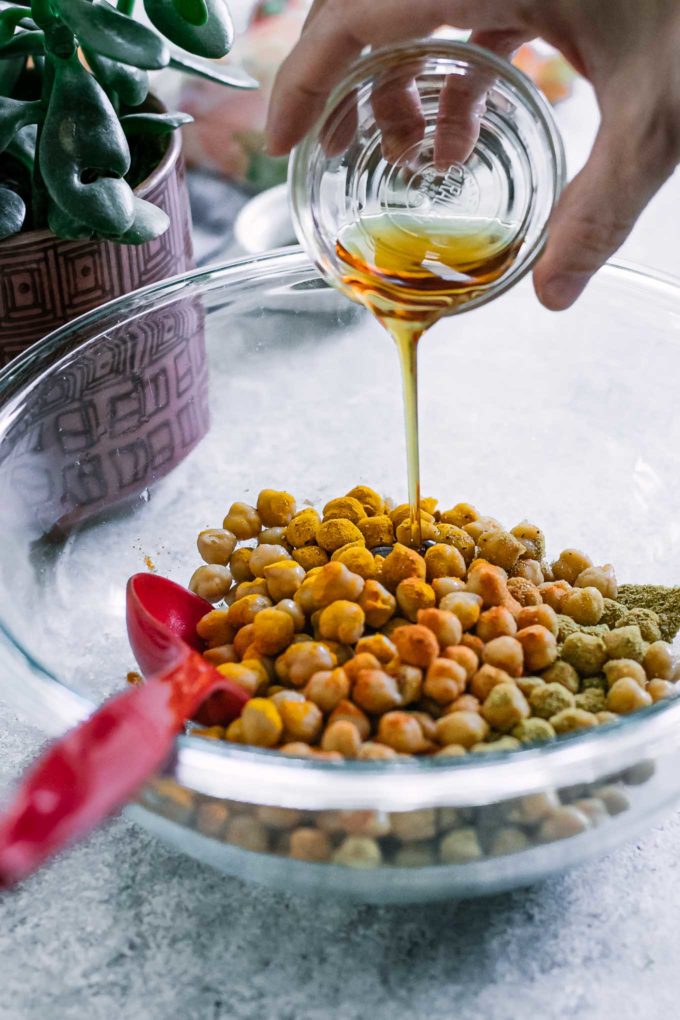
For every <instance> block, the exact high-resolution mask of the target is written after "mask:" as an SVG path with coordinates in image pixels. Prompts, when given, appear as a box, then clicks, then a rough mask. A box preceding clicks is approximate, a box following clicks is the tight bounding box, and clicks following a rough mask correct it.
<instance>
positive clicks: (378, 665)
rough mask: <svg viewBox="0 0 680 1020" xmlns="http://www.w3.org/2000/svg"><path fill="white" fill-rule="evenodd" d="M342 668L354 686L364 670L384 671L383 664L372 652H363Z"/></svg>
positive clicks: (358, 653)
mask: <svg viewBox="0 0 680 1020" xmlns="http://www.w3.org/2000/svg"><path fill="white" fill-rule="evenodd" d="M381 636H382V635H381ZM342 668H343V669H344V671H345V673H346V674H347V678H348V680H349V682H350V684H353V683H354V681H355V680H356V678H357V677H358V676H359V673H360V672H361V670H362V669H382V668H383V663H382V662H381V661H380V659H378V658H376V656H375V655H373V654H372V653H371V652H364V651H361V652H357V653H356V654H355V655H354V656H353V657H352V658H351V659H349V660H348V661H347V662H346V663H345V664H344V666H343V667H342Z"/></svg>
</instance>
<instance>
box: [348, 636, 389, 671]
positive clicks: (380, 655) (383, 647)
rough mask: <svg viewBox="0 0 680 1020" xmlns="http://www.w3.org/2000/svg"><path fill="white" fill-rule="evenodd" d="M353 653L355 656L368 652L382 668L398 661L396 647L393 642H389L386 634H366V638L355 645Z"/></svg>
mask: <svg viewBox="0 0 680 1020" xmlns="http://www.w3.org/2000/svg"><path fill="white" fill-rule="evenodd" d="M355 652H356V654H357V655H361V654H362V653H363V652H369V653H370V654H371V655H374V656H375V657H376V659H377V660H378V662H379V663H380V664H381V666H383V667H386V666H390V665H392V664H394V663H395V662H398V661H399V653H398V652H397V646H396V645H395V643H394V641H390V639H389V638H388V637H387V635H386V634H368V635H367V636H366V637H362V638H361V640H360V641H357V643H356V648H355Z"/></svg>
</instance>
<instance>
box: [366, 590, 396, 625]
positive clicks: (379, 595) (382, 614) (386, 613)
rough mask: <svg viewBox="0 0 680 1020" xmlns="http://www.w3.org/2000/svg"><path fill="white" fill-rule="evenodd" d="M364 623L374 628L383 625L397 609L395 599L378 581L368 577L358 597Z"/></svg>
mask: <svg viewBox="0 0 680 1020" xmlns="http://www.w3.org/2000/svg"><path fill="white" fill-rule="evenodd" d="M357 601H358V604H359V605H360V606H361V608H362V609H363V611H364V614H365V616H366V623H367V624H368V626H369V627H374V628H375V629H376V630H377V629H379V628H380V627H384V626H385V624H386V623H387V622H388V621H389V620H391V619H392V617H393V616H394V614H395V613H396V611H397V600H396V599H395V597H394V595H392V593H391V592H389V591H388V590H387V588H385V587H384V586H383V585H382V584H380V582H379V581H375V580H373V579H369V580H367V581H366V583H365V585H364V590H363V591H362V592H361V595H360V596H359V598H358V600H357Z"/></svg>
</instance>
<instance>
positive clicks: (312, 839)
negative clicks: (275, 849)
mask: <svg viewBox="0 0 680 1020" xmlns="http://www.w3.org/2000/svg"><path fill="white" fill-rule="evenodd" d="M288 853H289V856H290V857H292V858H293V859H294V860H296V861H317V862H319V863H320V862H322V861H329V860H330V859H331V857H332V856H333V844H332V843H331V841H330V838H329V836H328V833H327V832H322V831H321V829H313V828H308V827H305V828H300V829H294V830H293V831H292V832H291V834H290V840H289V849H288Z"/></svg>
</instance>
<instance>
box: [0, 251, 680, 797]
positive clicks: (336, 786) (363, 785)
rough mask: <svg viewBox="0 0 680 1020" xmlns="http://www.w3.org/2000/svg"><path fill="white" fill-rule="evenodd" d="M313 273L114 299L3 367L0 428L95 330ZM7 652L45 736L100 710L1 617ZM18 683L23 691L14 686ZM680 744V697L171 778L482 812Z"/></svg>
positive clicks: (198, 282) (259, 754) (188, 759)
mask: <svg viewBox="0 0 680 1020" xmlns="http://www.w3.org/2000/svg"><path fill="white" fill-rule="evenodd" d="M313 270H314V266H313V265H312V263H311V261H310V260H309V258H308V257H307V255H306V254H305V253H304V251H302V249H300V248H297V247H296V248H282V249H277V250H274V251H272V252H267V253H266V254H264V255H261V256H257V257H256V258H252V257H244V258H240V259H236V260H232V261H229V262H225V263H221V264H217V265H215V266H210V267H207V268H204V269H197V270H193V271H191V272H189V273H183V274H180V275H179V276H175V277H171V278H170V279H168V280H165V281H162V282H160V283H155V284H150V285H149V286H147V287H144V288H141V289H140V290H137V291H134V292H133V293H132V294H128V295H125V296H123V297H120V298H116V299H115V300H113V301H109V302H107V303H106V304H104V305H102V306H101V307H100V308H98V309H96V310H95V311H92V312H87V313H85V314H84V315H81V316H79V317H78V318H76V319H74V320H73V321H72V322H70V323H68V324H67V325H65V326H62V327H61V328H60V329H58V330H55V331H54V332H52V333H50V334H49V335H48V336H46V337H45V338H44V339H43V340H41V341H38V343H37V344H35V345H34V346H33V347H32V348H30V349H29V350H28V351H26V352H25V353H24V354H22V355H20V356H19V357H18V358H16V359H15V360H14V361H13V362H12V363H10V364H9V365H7V366H5V368H3V369H2V370H0V425H4V423H5V420H6V418H7V413H8V410H9V416H10V420H11V408H12V402H13V401H14V400H16V399H17V398H18V397H19V396H20V395H23V394H25V393H26V392H28V391H29V390H30V389H32V388H33V386H35V385H36V384H37V383H38V381H39V380H40V379H41V378H42V377H43V376H44V375H45V374H47V373H49V372H52V371H54V370H55V368H56V367H57V366H58V364H59V362H60V360H61V358H57V359H56V360H52V359H53V357H54V355H55V354H61V355H63V356H64V357H65V356H67V355H68V354H69V353H72V351H73V350H75V349H78V347H80V346H82V343H80V344H77V345H76V346H75V347H73V346H69V340H72V339H73V338H74V336H78V335H82V333H83V331H84V330H89V335H88V338H87V340H86V341H84V343H91V342H93V340H95V339H96V337H97V336H98V335H100V334H98V333H97V331H96V329H94V328H93V327H96V326H97V324H98V323H104V322H106V320H107V319H109V318H110V317H113V318H112V321H111V322H109V324H108V326H107V327H105V328H111V326H112V325H114V324H115V325H116V326H117V327H118V328H120V326H122V325H124V324H125V322H126V321H128V320H129V319H130V318H134V317H136V316H137V315H139V314H142V313H143V312H144V311H145V310H146V311H148V310H149V309H150V308H152V307H158V305H159V304H160V303H162V302H163V299H167V300H175V299H177V298H178V297H179V296H180V295H181V294H182V291H185V290H187V291H189V292H191V290H192V289H193V288H198V289H203V290H206V291H209V290H211V289H216V288H218V287H220V286H224V285H225V284H226V283H232V284H238V283H240V282H244V281H245V280H248V281H250V282H257V280H258V279H260V280H264V279H267V278H269V279H277V280H280V278H281V276H282V275H284V274H286V273H288V274H289V275H290V274H293V273H295V272H297V273H298V275H299V276H300V277H301V280H302V279H305V278H306V279H308V278H309V274H310V273H311V272H312V271H313ZM600 275H603V276H614V277H615V278H617V279H620V278H623V279H626V278H628V279H629V280H630V283H631V284H632V285H633V286H635V285H637V286H640V285H644V286H645V287H647V288H651V289H655V290H657V291H659V292H660V293H661V294H665V295H666V297H669V298H671V299H672V300H673V301H674V302H675V303H677V305H678V307H679V308H680V278H676V277H673V276H671V275H669V274H664V273H658V272H654V271H650V270H647V269H644V268H641V267H638V266H636V265H634V264H631V263H627V262H623V261H617V260H613V261H611V262H609V263H608V264H607V265H606V266H605V267H604V269H603V270H601V274H600ZM320 282H321V281H320ZM595 285H596V284H595ZM105 328H104V329H102V332H104V331H105ZM0 646H4V649H3V650H4V651H5V652H7V653H8V661H9V670H8V671H9V672H10V673H11V672H12V666H14V667H15V668H18V669H19V670H20V671H23V676H20V677H16V676H13V677H12V679H10V680H8V679H7V678H6V677H5V678H4V679H3V678H2V677H1V676H0V696H2V697H3V700H5V701H7V702H9V703H10V704H12V703H13V704H14V705H15V707H18V710H19V711H22V710H26V709H29V711H30V708H31V706H34V707H35V705H36V702H35V700H34V699H36V698H37V699H39V700H40V701H41V702H42V705H41V706H40V707H41V708H42V710H43V712H42V717H43V719H49V726H48V727H46V728H49V729H50V730H51V732H52V733H53V734H57V733H62V732H65V731H66V730H67V729H69V728H71V727H73V726H75V725H77V723H78V722H80V721H82V719H84V718H86V717H87V715H89V714H90V713H91V712H92V711H93V710H94V709H95V708H96V705H95V704H94V703H93V702H92V701H90V700H88V699H87V698H86V697H84V696H83V695H82V694H81V693H79V692H78V691H77V690H75V689H74V688H72V687H70V686H69V685H68V684H67V683H65V682H64V681H63V680H60V679H58V678H57V677H56V676H55V675H54V673H53V672H52V670H51V669H49V668H48V667H47V666H45V665H43V664H42V663H40V662H39V661H37V660H36V658H35V657H34V656H33V655H32V654H31V652H30V651H28V650H27V649H26V648H25V647H24V646H23V644H22V642H20V641H18V640H17V639H16V638H15V637H14V636H13V635H12V632H11V628H10V627H8V625H7V624H6V622H5V620H4V619H3V618H2V616H1V615H0ZM17 683H18V684H19V687H16V686H15V687H12V684H14V685H16V684H17ZM13 695H14V696H13ZM36 714H39V713H36ZM678 741H680V699H678V700H677V701H670V702H665V703H664V702H659V703H657V704H655V705H652V706H650V707H649V708H646V709H643V710H642V711H640V712H637V713H635V714H633V715H631V716H629V717H625V718H623V719H622V720H621V721H620V722H618V723H616V724H612V725H611V726H606V727H603V728H602V729H590V730H585V731H581V732H579V733H574V734H570V735H568V736H563V737H560V738H559V739H558V740H556V741H554V742H552V743H550V744H547V745H543V746H540V747H538V746H533V747H527V748H526V749H521V750H517V751H513V752H511V753H509V752H500V753H498V754H488V755H484V756H482V755H479V756H477V755H474V756H473V755H468V756H466V757H465V758H461V759H446V758H427V759H413V760H412V761H405V762H343V763H342V764H340V763H328V762H315V761H313V760H307V759H300V758H286V757H285V756H284V755H281V754H279V753H278V752H276V751H268V750H264V749H258V748H245V747H241V746H239V745H229V744H227V743H223V744H222V743H220V744H218V742H217V741H212V740H205V739H203V738H197V737H192V736H190V735H188V734H187V735H180V736H179V737H178V738H177V741H176V746H175V753H174V754H173V757H172V760H171V761H170V763H169V764H168V766H167V767H166V769H165V770H164V775H165V776H167V777H170V778H173V779H174V780H176V781H177V782H178V783H180V784H182V785H183V786H186V787H187V788H189V789H192V790H195V791H197V792H199V793H203V794H206V795H210V796H214V797H225V798H229V799H233V800H236V801H247V802H249V803H254V804H271V803H275V804H277V805H280V806H287V807H298V808H304V809H307V810H325V809H333V808H343V807H353V808H357V809H361V808H376V807H378V808H382V809H384V810H393V811H396V810H401V811H405V810H415V809H418V808H420V807H434V806H444V805H450V804H451V803H452V801H455V802H456V804H457V805H459V806H474V805H478V804H482V803H493V802H495V801H498V800H502V799H506V798H510V797H513V796H520V795H524V794H527V793H531V792H539V791H542V790H545V789H546V788H558V787H560V786H564V785H567V784H572V783H575V782H588V781H595V780H598V779H601V778H602V776H603V775H605V774H608V773H610V772H611V773H613V772H615V771H616V770H617V769H621V768H625V767H626V766H630V765H631V764H633V763H634V762H635V761H636V760H639V759H636V757H635V756H636V755H637V754H638V753H639V755H640V757H641V758H644V757H649V756H650V754H656V753H658V752H659V751H660V750H661V749H662V748H669V747H671V746H673V747H675V746H676V745H677V743H678ZM234 766H235V767H234ZM463 777H464V783H463V784H461V783H460V782H459V780H460V779H462V778H463ZM452 780H455V782H452Z"/></svg>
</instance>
